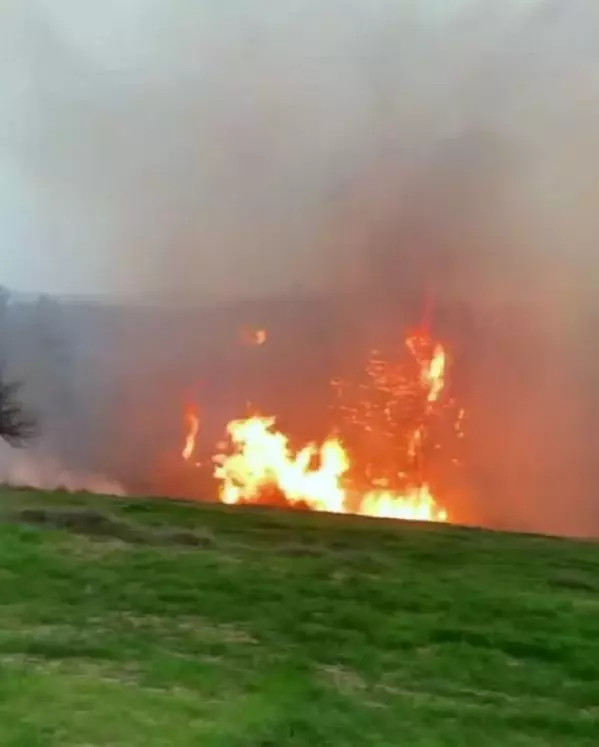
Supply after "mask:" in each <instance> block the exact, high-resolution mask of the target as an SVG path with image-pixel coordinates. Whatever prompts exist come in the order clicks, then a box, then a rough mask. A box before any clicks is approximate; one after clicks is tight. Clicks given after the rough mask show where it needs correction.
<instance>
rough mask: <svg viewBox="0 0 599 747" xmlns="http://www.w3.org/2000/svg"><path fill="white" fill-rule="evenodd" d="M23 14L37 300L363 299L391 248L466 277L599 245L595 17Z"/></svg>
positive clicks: (20, 201)
mask: <svg viewBox="0 0 599 747" xmlns="http://www.w3.org/2000/svg"><path fill="white" fill-rule="evenodd" d="M0 14H1V17H0V50H2V51H1V52H0V91H1V93H0V114H1V119H0V128H1V129H0V175H1V189H2V192H1V193H2V200H1V202H0V226H1V232H0V257H1V258H2V264H3V274H4V281H5V282H6V283H8V284H10V285H12V286H15V287H16V288H20V289H23V290H33V291H47V292H60V293H93V294H96V293H98V294H133V295H136V296H140V295H146V294H153V295H160V296H170V297H176V298H180V297H181V294H188V295H189V296H191V297H195V298H197V297H199V296H206V295H207V296H216V297H220V298H231V297H235V296H237V295H239V294H242V295H247V294H251V293H253V294H263V293H265V292H270V293H273V292H276V293H280V292H281V290H285V289H289V288H294V289H298V288H306V287H314V286H323V285H324V286H325V287H328V285H329V284H331V283H333V282H335V283H339V282H341V281H344V282H346V283H350V284H351V283H353V282H354V281H355V280H356V278H361V277H363V270H364V268H365V266H367V264H368V262H367V257H368V253H369V251H372V250H373V248H374V249H376V248H380V246H381V245H384V244H385V243H386V242H389V241H391V242H392V243H393V245H395V246H397V250H398V253H399V254H400V255H401V248H402V246H401V245H402V244H404V245H405V244H406V243H411V242H418V245H419V247H420V248H419V249H418V251H420V252H427V251H430V250H431V244H433V243H434V244H435V249H436V251H441V250H443V251H445V252H446V253H447V254H448V256H451V257H453V258H454V259H455V257H459V261H460V274H461V275H462V276H464V274H465V275H466V276H469V275H470V274H471V273H472V272H474V270H473V269H472V268H473V267H474V266H475V265H476V267H478V266H479V265H480V264H481V263H482V264H483V265H484V266H485V267H486V268H487V270H488V268H489V267H490V266H492V267H493V273H496V272H498V271H499V270H506V269H507V268H508V267H510V266H512V265H514V262H515V260H514V257H513V255H515V256H516V257H518V262H516V263H515V264H516V267H517V270H521V269H522V267H521V265H523V264H525V263H524V262H523V254H524V255H526V258H527V259H530V260H531V262H532V260H533V259H534V261H535V262H536V260H537V259H538V258H540V257H545V258H546V257H548V256H551V257H552V258H553V259H556V258H557V260H558V261H563V258H564V257H563V254H562V253H564V252H566V251H567V252H568V255H569V256H570V257H572V256H576V257H577V258H579V259H581V260H583V259H585V258H587V256H586V255H587V254H588V252H589V251H590V249H591V248H592V246H593V241H594V236H595V231H596V229H597V221H598V218H597V211H596V210H595V208H594V200H595V193H594V181H593V165H592V159H590V158H589V153H591V152H592V151H593V149H594V148H595V147H596V145H597V142H596V141H597V139H598V138H599V134H597V133H599V127H598V125H599V108H598V104H597V100H598V99H597V94H598V93H599V74H598V73H597V70H599V66H598V64H597V63H598V62H599V60H598V58H599V51H597V46H596V43H595V42H596V39H597V35H598V33H599V26H598V23H599V8H598V7H597V6H596V4H595V3H593V2H592V0H589V2H581V1H580V0H570V1H569V2H567V3H563V2H554V1H552V0H544V1H542V0H536V2H532V1H531V0H528V1H527V2H524V0H520V1H519V2H516V0H513V1H512V2H507V1H505V2H502V3H491V2H490V0H487V1H486V2H483V1H482V0H481V1H480V2H476V1H474V0H470V2H466V1H463V2H457V1H456V2H444V3H438V2H432V1H431V2H419V3H413V2H388V1H383V0H379V1H378V2H372V1H371V0H360V1H358V0H353V2H347V0H343V2H340V1H336V0H335V1H332V2H326V3H322V2H316V0H307V1H304V2H301V3H298V2H292V0H284V1H283V2H276V3H275V2H266V3H258V2H243V1H242V0H238V1H237V2H234V3H218V4H215V3H209V2H203V1H202V0H195V1H193V0H185V2H181V3H176V4H173V3H171V2H169V1H168V0H112V1H110V2H109V1H108V0H107V1H106V2H102V3H96V2H92V1H91V0H30V2H27V3H22V2H18V1H17V0H13V1H12V2H11V0H4V2H3V4H2V6H1V9H0ZM458 244H459V246H458ZM413 251H415V250H414V249H413ZM508 257H509V258H511V262H510V261H508ZM315 263H316V264H317V269H316V268H315V267H314V264H315ZM339 264H342V266H343V267H342V271H341V272H339V269H338V265H339ZM527 264H530V262H529V263H527ZM527 269H529V270H530V268H527Z"/></svg>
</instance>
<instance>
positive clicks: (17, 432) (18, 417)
mask: <svg viewBox="0 0 599 747" xmlns="http://www.w3.org/2000/svg"><path fill="white" fill-rule="evenodd" d="M20 389H21V385H20V384H19V383H17V382H7V381H5V379H4V376H3V375H2V371H1V370H0V438H3V439H4V440H5V441H6V442H7V443H8V444H10V445H11V446H13V447H17V448H22V447H23V446H25V445H26V444H27V443H28V442H29V441H30V440H31V439H33V438H35V436H36V435H37V432H38V424H37V420H36V418H35V417H33V415H32V414H31V413H29V412H28V411H27V410H26V408H25V407H24V406H23V404H22V402H21V399H20V397H19V392H20Z"/></svg>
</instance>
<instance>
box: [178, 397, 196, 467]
mask: <svg viewBox="0 0 599 747" xmlns="http://www.w3.org/2000/svg"><path fill="white" fill-rule="evenodd" d="M185 421H186V424H187V435H186V436H185V445H184V446H183V451H182V452H181V456H182V457H183V459H185V461H186V462H188V461H189V460H190V459H191V458H192V456H193V455H194V453H195V450H196V441H197V437H198V433H199V430H200V418H199V416H198V414H197V412H196V411H195V410H193V409H191V408H190V409H188V410H187V412H186V413H185Z"/></svg>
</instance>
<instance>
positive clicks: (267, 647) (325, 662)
mask: <svg viewBox="0 0 599 747" xmlns="http://www.w3.org/2000/svg"><path fill="white" fill-rule="evenodd" d="M1 506H2V517H3V520H2V523H1V524H0V534H1V542H0V548H1V549H0V557H1V564H0V565H1V567H2V586H1V592H0V594H1V597H2V611H1V623H2V626H1V627H2V633H1V635H0V666H1V671H2V679H1V683H2V700H1V703H0V716H1V719H2V731H1V732H0V744H6V745H27V746H28V747H35V746H36V745H44V747H48V746H50V745H61V747H64V746H65V745H79V744H89V745H92V744H94V745H95V744H98V745H99V744H127V745H130V746H132V747H135V745H138V744H139V745H144V746H147V745H152V746H153V745H190V744H198V743H201V744H203V745H208V747H212V746H214V747H221V746H223V747H224V745H227V747H231V746H233V747H234V746H236V745H239V747H258V746H260V747H266V746H267V745H273V746H274V745H277V746H278V745H296V746H297V747H300V746H302V745H313V744H323V745H324V744H327V745H332V746H333V745H335V746H336V745H339V746H341V745H346V746H351V745H356V747H358V746H359V747H363V746H364V745H377V747H381V746H383V745H395V744H398V743H399V744H405V745H448V744H456V745H458V744H459V745H470V744H472V745H476V747H479V746H480V745H493V746H495V745H497V747H499V746H501V747H508V746H510V745H539V746H540V745H564V744H568V745H589V746H590V745H594V744H595V743H596V736H597V733H598V731H599V713H598V712H597V706H596V704H597V701H598V698H599V690H598V686H597V681H598V680H599V664H598V663H597V662H599V643H598V642H597V636H596V613H597V592H598V591H599V585H598V582H597V578H598V577H599V574H598V571H599V551H598V549H597V546H596V545H595V544H592V543H576V542H572V541H569V540H559V539H550V538H546V537H540V536H522V535H508V534H498V533H489V532H483V531H476V530H467V529H462V528H459V527H446V526H444V527H440V526H437V525H418V524H414V523H402V522H380V521H373V520H365V519H357V518H353V517H336V516H328V515H322V514H309V513H301V512H289V511H287V512H285V511H278V510H273V509H260V508H254V509H249V508H235V509H230V508H227V507H224V506H216V505H210V504H200V505H193V504H192V505H189V504H184V503H179V502H173V501H146V500H127V501H125V500H115V499H104V498H101V497H96V496H67V495H65V494H59V493H56V494H43V493H35V492H26V491H7V490H4V491H3V492H2V496H1Z"/></svg>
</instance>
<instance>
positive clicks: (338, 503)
mask: <svg viewBox="0 0 599 747" xmlns="http://www.w3.org/2000/svg"><path fill="white" fill-rule="evenodd" d="M227 431H228V435H229V438H230V440H231V443H232V446H233V453H231V454H219V455H218V456H216V457H215V459H214V461H215V463H216V467H215V471H214V476H215V478H216V479H217V480H218V481H219V482H220V499H221V500H222V501H223V503H228V504H238V503H256V502H260V500H261V497H262V496H263V495H264V494H265V493H268V492H269V491H270V492H272V491H276V492H278V493H279V494H281V495H282V496H283V497H284V499H285V501H286V502H287V503H288V504H289V505H292V506H293V505H303V506H305V507H306V508H309V509H311V510H313V511H328V512H331V513H356V514H361V515H365V516H380V517H386V518H394V519H400V518H401V519H413V520H423V521H447V513H446V512H445V511H444V510H442V509H440V508H439V507H438V506H437V504H436V502H435V500H434V498H433V496H432V494H431V492H430V490H429V488H428V485H420V486H414V487H412V488H410V489H409V490H408V491H406V492H405V493H403V494H400V493H394V492H391V491H387V490H372V491H369V492H367V493H366V494H364V495H362V496H354V495H352V493H351V491H349V490H348V489H347V487H346V486H344V482H343V477H344V475H345V474H346V473H347V471H348V469H349V466H350V460H349V456H348V454H347V452H346V450H345V449H344V447H343V445H342V444H341V443H340V441H339V440H338V439H335V438H330V439H327V440H326V441H324V442H323V444H322V445H321V446H320V447H316V446H315V445H313V444H310V445H308V446H305V447H304V448H302V449H301V450H300V451H298V452H295V453H294V452H293V451H292V450H291V449H290V447H289V439H288V438H287V437H286V436H285V435H284V434H283V433H281V432H280V431H277V430H275V429H274V418H262V417H257V416H255V417H251V418H248V419H246V420H236V421H233V422H232V423H230V424H229V426H228V429H227ZM315 462H316V464H315ZM352 506H354V507H353V508H352Z"/></svg>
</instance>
